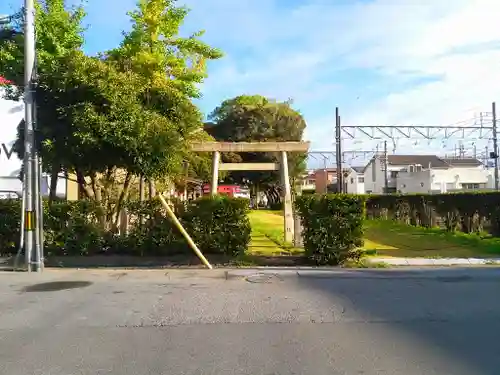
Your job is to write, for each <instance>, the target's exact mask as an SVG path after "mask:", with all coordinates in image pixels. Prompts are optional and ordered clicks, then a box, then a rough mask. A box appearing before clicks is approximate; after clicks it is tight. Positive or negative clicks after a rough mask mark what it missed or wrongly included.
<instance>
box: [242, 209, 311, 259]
mask: <svg viewBox="0 0 500 375" xmlns="http://www.w3.org/2000/svg"><path fill="white" fill-rule="evenodd" d="M248 216H249V218H250V225H251V227H252V237H251V241H250V245H249V252H250V253H251V254H254V255H264V256H276V255H299V254H301V253H302V252H303V250H302V249H298V248H295V247H293V244H291V243H288V242H285V236H284V225H283V220H284V218H283V212H282V211H270V210H253V211H251V212H250V213H249V215H248Z"/></svg>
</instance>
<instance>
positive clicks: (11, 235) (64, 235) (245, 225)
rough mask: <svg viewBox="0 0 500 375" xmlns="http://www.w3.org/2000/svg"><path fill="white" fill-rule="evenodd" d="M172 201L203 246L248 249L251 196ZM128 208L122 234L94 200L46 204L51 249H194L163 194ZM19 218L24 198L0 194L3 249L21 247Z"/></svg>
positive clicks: (55, 252)
mask: <svg viewBox="0 0 500 375" xmlns="http://www.w3.org/2000/svg"><path fill="white" fill-rule="evenodd" d="M45 203H46V202H45ZM173 204H174V211H175V212H176V214H177V217H178V218H179V220H180V221H181V223H182V224H183V225H184V226H185V227H186V230H187V231H188V233H189V234H190V235H191V236H192V238H193V240H194V241H195V242H196V244H197V245H198V246H199V247H200V249H201V250H202V251H204V252H206V253H218V254H227V255H237V254H241V253H243V252H245V251H246V250H247V248H248V243H249V242H250V222H249V220H248V216H247V213H248V209H249V208H248V204H249V202H248V200H245V199H235V198H229V197H223V196H216V197H213V198H202V199H200V200H197V201H194V202H192V203H190V204H188V205H187V206H185V205H184V204H183V203H182V202H178V201H174V202H173ZM127 209H128V212H129V215H130V217H131V219H132V220H131V221H132V222H131V228H130V232H129V234H128V235H118V234H116V233H114V232H112V231H109V230H105V229H104V225H102V223H101V221H102V220H101V219H102V217H103V212H102V209H101V208H100V207H99V206H97V205H96V204H95V202H92V201H87V200H81V201H75V202H66V201H56V202H53V203H52V204H51V207H50V208H49V207H48V205H47V204H45V207H44V211H45V212H44V229H45V233H44V234H45V238H44V240H45V243H44V247H45V253H46V255H48V256H51V255H52V256H65V255H77V256H89V255H95V254H116V255H138V256H168V255H174V254H179V253H186V252H189V253H191V252H192V250H191V249H190V248H189V246H188V244H187V242H186V240H185V239H184V237H183V236H182V234H181V233H180V232H179V230H178V229H177V228H176V227H175V225H174V224H173V223H172V221H171V220H170V218H169V217H168V216H167V215H166V212H165V210H164V209H163V207H162V206H161V204H160V202H159V201H158V200H156V199H155V200H152V201H145V202H129V203H128V204H127ZM20 220H21V200H19V199H15V200H0V254H2V255H10V254H14V253H15V252H16V251H17V249H18V245H19V239H20V232H19V229H20Z"/></svg>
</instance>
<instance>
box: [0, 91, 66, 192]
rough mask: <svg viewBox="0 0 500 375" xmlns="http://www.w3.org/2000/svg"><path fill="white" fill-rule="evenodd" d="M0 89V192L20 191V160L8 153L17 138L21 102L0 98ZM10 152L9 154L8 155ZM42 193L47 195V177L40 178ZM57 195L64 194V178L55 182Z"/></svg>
mask: <svg viewBox="0 0 500 375" xmlns="http://www.w3.org/2000/svg"><path fill="white" fill-rule="evenodd" d="M2 95H3V94H2V92H1V91H0V124H1V126H2V131H1V132H0V192H2V191H15V192H16V193H18V194H21V192H22V183H21V181H20V180H18V179H17V178H12V177H17V176H18V174H19V170H20V169H21V166H22V161H21V160H20V159H19V158H18V157H17V155H16V154H15V153H12V154H10V152H11V150H12V145H13V144H14V141H15V140H16V138H17V126H18V124H19V122H21V120H22V119H23V116H24V109H23V108H24V107H23V106H22V104H21V103H18V102H13V101H10V100H4V99H1V97H2ZM9 154H10V155H9ZM42 194H44V195H48V177H45V178H43V179H42ZM57 195H58V196H61V197H65V196H66V179H64V178H60V179H59V181H58V183H57Z"/></svg>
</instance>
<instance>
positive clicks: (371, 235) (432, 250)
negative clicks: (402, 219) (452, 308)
mask: <svg viewBox="0 0 500 375" xmlns="http://www.w3.org/2000/svg"><path fill="white" fill-rule="evenodd" d="M363 249H364V250H366V251H367V252H368V253H370V252H372V253H373V254H374V255H377V256H384V257H429V258H474V257H480V258H492V257H498V256H500V239H496V238H491V237H490V238H488V237H480V236H478V235H470V234H469V235H468V234H464V233H456V234H452V233H446V232H444V231H442V230H440V229H434V228H433V229H427V228H416V227H411V226H407V225H403V224H398V223H394V222H392V221H384V220H367V221H366V225H365V244H364V246H363Z"/></svg>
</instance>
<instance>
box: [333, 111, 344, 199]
mask: <svg viewBox="0 0 500 375" xmlns="http://www.w3.org/2000/svg"><path fill="white" fill-rule="evenodd" d="M340 137H341V134H340V116H339V107H335V145H336V155H335V156H336V159H337V172H336V175H337V192H339V193H342V192H343V191H344V189H343V183H342V182H343V181H342V177H343V176H342V145H341V143H340Z"/></svg>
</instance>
